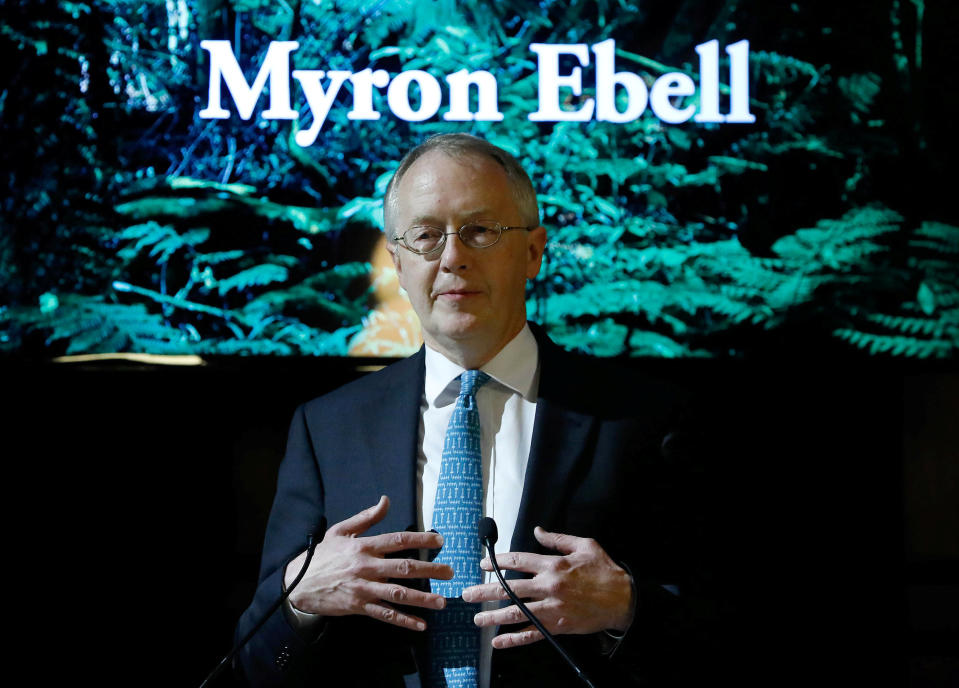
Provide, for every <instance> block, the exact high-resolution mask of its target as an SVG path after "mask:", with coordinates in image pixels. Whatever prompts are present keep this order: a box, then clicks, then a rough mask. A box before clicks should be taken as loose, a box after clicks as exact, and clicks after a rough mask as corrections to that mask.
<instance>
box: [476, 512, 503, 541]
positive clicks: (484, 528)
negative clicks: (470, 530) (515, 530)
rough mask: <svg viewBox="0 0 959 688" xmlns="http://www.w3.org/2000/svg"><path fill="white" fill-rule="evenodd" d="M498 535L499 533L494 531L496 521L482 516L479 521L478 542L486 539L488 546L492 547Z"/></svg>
mask: <svg viewBox="0 0 959 688" xmlns="http://www.w3.org/2000/svg"><path fill="white" fill-rule="evenodd" d="M498 537H499V534H498V533H497V532H496V521H494V520H493V519H491V518H490V517H489V516H484V517H483V518H481V519H480V522H479V539H480V542H483V543H486V542H487V541H488V542H489V546H490V547H492V546H493V545H495V544H496V540H497V538H498Z"/></svg>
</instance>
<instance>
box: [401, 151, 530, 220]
mask: <svg viewBox="0 0 959 688" xmlns="http://www.w3.org/2000/svg"><path fill="white" fill-rule="evenodd" d="M450 164H452V165H454V166H455V167H461V168H463V172H464V176H465V177H466V178H468V179H469V182H468V183H467V185H466V188H465V189H464V190H463V191H462V194H463V195H455V196H454V195H451V194H450V191H451V189H452V188H462V182H463V177H458V175H456V174H455V171H450V169H449V167H448V166H449V165H450ZM451 175H453V176H456V177H458V178H455V179H450V176H451ZM458 184H460V185H461V186H460V187H457V185H458ZM396 202H397V206H398V207H397V210H399V211H400V212H401V214H407V213H409V216H408V217H407V218H406V219H405V222H406V224H409V225H416V224H431V225H445V224H446V223H447V221H448V220H449V219H450V217H449V215H448V212H449V211H450V210H452V209H455V215H456V220H457V221H460V222H468V221H470V220H480V219H485V220H498V219H499V216H500V215H502V213H503V211H504V208H503V204H504V203H506V204H508V205H510V206H512V205H513V204H514V200H513V195H512V193H511V192H510V181H509V177H508V175H507V174H506V171H505V170H504V169H503V168H502V166H501V165H500V164H499V163H498V162H497V161H496V160H494V159H493V158H491V157H489V156H486V155H483V154H482V153H473V152H467V153H464V154H463V155H450V154H447V153H446V152H444V151H439V150H437V151H429V152H428V153H425V154H424V155H423V156H422V157H420V158H418V159H417V160H416V161H415V162H414V163H413V164H412V165H410V167H409V169H407V170H406V173H405V174H404V175H403V177H402V178H401V179H400V181H399V184H398V186H397V189H396Z"/></svg>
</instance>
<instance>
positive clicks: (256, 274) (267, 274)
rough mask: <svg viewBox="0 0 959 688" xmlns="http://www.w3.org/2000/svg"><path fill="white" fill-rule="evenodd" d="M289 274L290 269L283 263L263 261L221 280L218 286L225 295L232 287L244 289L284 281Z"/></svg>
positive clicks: (239, 289) (221, 293) (238, 289)
mask: <svg viewBox="0 0 959 688" xmlns="http://www.w3.org/2000/svg"><path fill="white" fill-rule="evenodd" d="M289 276H290V271H289V270H288V269H287V268H285V267H283V266H282V265H273V264H271V263H263V264H262V265H255V266H253V267H252V268H247V269H246V270H242V271H240V272H238V273H236V274H235V275H232V276H230V277H227V278H226V279H222V280H220V281H219V285H218V287H217V288H218V289H219V292H220V296H224V295H225V294H227V293H228V292H229V291H230V290H232V289H236V290H237V291H243V290H244V289H248V288H250V287H256V286H263V285H264V284H270V283H272V282H284V281H286V279H287V278H288V277H289Z"/></svg>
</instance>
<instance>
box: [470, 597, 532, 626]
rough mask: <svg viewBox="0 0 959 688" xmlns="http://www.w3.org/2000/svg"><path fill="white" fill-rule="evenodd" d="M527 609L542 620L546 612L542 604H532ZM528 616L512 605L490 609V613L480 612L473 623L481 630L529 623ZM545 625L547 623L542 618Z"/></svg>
mask: <svg viewBox="0 0 959 688" xmlns="http://www.w3.org/2000/svg"><path fill="white" fill-rule="evenodd" d="M526 608H527V609H529V610H530V612H532V613H533V614H534V615H537V618H540V616H541V614H540V613H541V612H542V611H543V610H544V605H543V604H542V603H541V602H530V603H529V604H527V605H526ZM527 620H528V619H527V618H526V614H524V613H523V611H522V610H521V609H520V608H519V607H517V606H516V605H515V604H511V605H510V606H508V607H503V608H502V609H490V610H489V611H485V612H479V613H478V614H476V615H475V616H474V617H473V623H475V624H476V625H477V626H479V627H480V628H484V627H486V626H503V625H506V624H518V623H523V622H524V621H527ZM540 621H542V622H543V623H544V624H545V623H546V622H545V621H543V619H542V618H540Z"/></svg>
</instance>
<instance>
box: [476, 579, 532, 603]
mask: <svg viewBox="0 0 959 688" xmlns="http://www.w3.org/2000/svg"><path fill="white" fill-rule="evenodd" d="M509 586H510V588H511V589H512V590H513V593H514V594H515V595H516V596H517V597H520V598H523V599H528V598H536V599H539V598H541V597H542V596H543V595H542V593H541V591H540V589H539V583H538V582H537V581H536V580H534V579H530V580H522V579H521V580H511V581H510V582H509ZM508 598H509V595H507V594H506V590H504V589H503V586H502V585H500V584H499V583H484V584H482V585H473V586H470V587H468V588H463V600H464V601H465V602H494V601H497V600H505V599H508Z"/></svg>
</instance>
